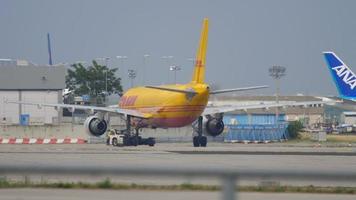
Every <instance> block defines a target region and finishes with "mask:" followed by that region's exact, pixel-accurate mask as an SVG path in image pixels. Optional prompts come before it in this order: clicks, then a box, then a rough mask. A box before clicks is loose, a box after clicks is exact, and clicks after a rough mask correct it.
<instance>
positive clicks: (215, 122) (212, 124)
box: [203, 117, 225, 137]
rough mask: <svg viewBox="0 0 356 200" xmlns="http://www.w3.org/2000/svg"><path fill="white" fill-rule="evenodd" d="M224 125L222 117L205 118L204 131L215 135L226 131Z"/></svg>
mask: <svg viewBox="0 0 356 200" xmlns="http://www.w3.org/2000/svg"><path fill="white" fill-rule="evenodd" d="M224 126H225V125H224V122H223V120H222V118H216V117H211V118H208V119H205V120H204V122H203V132H204V134H207V135H210V136H213V137H215V136H218V135H220V134H221V133H222V132H223V131H224Z"/></svg>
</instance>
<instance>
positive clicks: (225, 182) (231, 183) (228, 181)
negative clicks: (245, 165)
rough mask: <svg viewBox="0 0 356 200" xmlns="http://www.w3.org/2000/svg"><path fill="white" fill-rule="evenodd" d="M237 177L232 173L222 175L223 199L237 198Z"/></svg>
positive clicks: (231, 199)
mask: <svg viewBox="0 0 356 200" xmlns="http://www.w3.org/2000/svg"><path fill="white" fill-rule="evenodd" d="M236 179H237V177H236V176H234V175H231V174H227V175H225V176H223V177H222V188H221V191H222V199H223V200H235V189H236V187H235V184H236Z"/></svg>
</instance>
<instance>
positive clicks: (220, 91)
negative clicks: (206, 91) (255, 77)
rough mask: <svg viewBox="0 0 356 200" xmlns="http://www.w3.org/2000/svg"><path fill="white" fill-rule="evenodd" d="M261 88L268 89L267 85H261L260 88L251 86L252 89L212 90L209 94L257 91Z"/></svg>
mask: <svg viewBox="0 0 356 200" xmlns="http://www.w3.org/2000/svg"><path fill="white" fill-rule="evenodd" d="M262 88H268V86H267V85H261V86H253V87H243V88H233V89H224V90H214V91H211V92H210V94H221V93H227V92H239V91H246V90H257V89H262Z"/></svg>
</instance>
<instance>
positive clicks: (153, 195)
mask: <svg viewBox="0 0 356 200" xmlns="http://www.w3.org/2000/svg"><path fill="white" fill-rule="evenodd" d="M0 197H1V199H2V200H21V199H27V200H59V199H68V200H80V199H85V200H97V199H130V200H136V199H137V200H142V199H145V200H157V199H170V200H178V199H185V200H188V199H194V200H196V199H205V200H213V199H214V200H215V199H221V194H220V193H219V192H201V191H145V190H129V191H127V190H124V191H122V190H119V191H118V190H83V189H80V190H74V189H73V190H68V189H67V190H65V189H2V190H1V193H0ZM238 198H239V199H243V200H259V199H273V200H284V199H288V200H304V199H314V200H353V199H355V195H344V194H341V195H340V194H303V193H256V192H251V193H246V192H242V193H239V194H238Z"/></svg>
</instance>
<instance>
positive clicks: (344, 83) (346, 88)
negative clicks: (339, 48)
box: [323, 52, 356, 100]
mask: <svg viewBox="0 0 356 200" xmlns="http://www.w3.org/2000/svg"><path fill="white" fill-rule="evenodd" d="M323 54H324V57H325V60H326V62H327V64H328V68H329V71H330V73H331V76H332V77H333V80H334V83H335V85H336V88H337V90H338V92H339V96H340V97H341V98H344V99H349V100H356V76H355V74H354V73H353V72H352V71H351V70H350V68H349V67H347V65H346V64H345V63H343V62H342V60H341V59H340V58H339V57H338V56H337V55H336V54H335V53H334V52H323Z"/></svg>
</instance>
